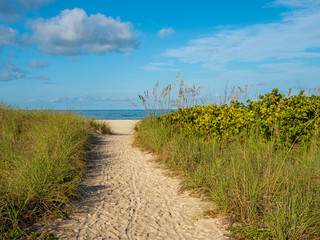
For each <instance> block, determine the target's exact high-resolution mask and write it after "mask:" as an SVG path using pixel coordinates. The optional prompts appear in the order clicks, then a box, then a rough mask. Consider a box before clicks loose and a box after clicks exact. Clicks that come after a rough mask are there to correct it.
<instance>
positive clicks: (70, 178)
mask: <svg viewBox="0 0 320 240" xmlns="http://www.w3.org/2000/svg"><path fill="white" fill-rule="evenodd" d="M100 125H101V124H100ZM100 125H99V126H97V124H96V123H95V122H93V121H90V120H88V119H85V118H84V117H81V116H75V115H73V114H71V113H61V112H50V111H24V110H18V109H13V108H12V107H9V106H7V105H5V104H4V103H0V238H4V239H9V238H19V237H23V236H24V231H23V230H24V228H25V227H26V226H28V225H30V224H31V223H33V222H34V221H35V220H37V219H39V218H40V217H42V216H44V215H48V214H49V215H50V214H51V215H54V214H56V215H57V214H60V213H61V212H62V211H63V210H64V209H65V208H66V207H67V206H68V205H69V202H70V200H72V199H73V198H76V197H78V196H79V186H80V180H81V177H82V176H83V169H84V168H85V167H86V161H87V155H86V151H87V150H88V149H89V144H90V134H91V133H92V132H93V131H96V130H99V128H100V130H101V128H102V130H103V131H106V130H105V127H102V125H101V126H100Z"/></svg>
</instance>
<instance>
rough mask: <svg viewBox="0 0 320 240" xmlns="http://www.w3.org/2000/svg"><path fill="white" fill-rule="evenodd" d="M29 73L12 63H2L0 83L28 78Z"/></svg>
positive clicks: (0, 66)
mask: <svg viewBox="0 0 320 240" xmlns="http://www.w3.org/2000/svg"><path fill="white" fill-rule="evenodd" d="M28 73H29V72H28V71H24V70H22V69H20V68H19V67H18V66H16V65H15V64H14V63H12V62H6V63H0V82H5V81H11V80H16V79H22V78H26V77H27V74H28Z"/></svg>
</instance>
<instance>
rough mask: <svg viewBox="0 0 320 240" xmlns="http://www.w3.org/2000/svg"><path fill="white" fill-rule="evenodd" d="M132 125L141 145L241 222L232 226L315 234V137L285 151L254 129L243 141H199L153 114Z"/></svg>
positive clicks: (319, 231) (318, 188) (318, 219)
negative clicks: (303, 145) (300, 148)
mask: <svg viewBox="0 0 320 240" xmlns="http://www.w3.org/2000/svg"><path fill="white" fill-rule="evenodd" d="M136 130H137V135H136V142H137V143H138V145H139V146H141V147H144V148H146V149H148V150H152V151H154V152H155V153H157V154H158V155H159V156H161V157H159V160H160V161H162V162H163V163H165V164H166V165H167V166H168V167H170V168H171V169H173V170H175V171H176V172H178V173H180V175H181V173H183V175H184V176H185V180H186V184H187V185H188V186H190V187H194V188H202V189H203V190H204V191H205V192H206V193H207V195H208V196H209V197H210V198H212V199H213V201H214V202H215V203H216V204H217V209H216V211H217V213H220V214H224V215H225V214H227V215H229V216H230V217H231V218H232V220H233V221H236V222H238V223H241V224H240V225H235V226H237V227H235V228H231V229H230V230H232V231H233V232H242V234H244V235H245V236H247V237H248V236H250V235H251V236H253V237H256V239H259V238H258V236H260V239H268V238H269V239H319V236H320V178H319V176H320V142H319V141H318V139H319V138H317V137H315V138H314V139H313V141H312V144H311V146H310V147H309V148H308V149H306V150H305V151H292V152H291V153H290V154H289V155H287V151H285V150H283V149H277V150H276V149H275V148H274V147H273V142H272V141H271V142H270V141H266V140H265V139H263V138H262V137H261V136H259V135H257V134H253V133H252V134H251V135H250V136H249V137H248V138H247V140H246V142H244V141H243V140H241V139H240V138H239V139H236V140H234V141H233V142H229V143H228V144H225V143H223V142H221V141H215V140H211V141H203V140H202V139H200V138H197V137H196V136H187V135H185V134H184V133H180V132H178V131H176V129H174V128H172V127H171V126H169V125H163V124H161V123H159V122H158V121H157V120H155V119H152V118H149V119H144V120H142V121H141V122H140V123H139V125H138V126H137V127H136ZM318 137H319V136H318ZM240 230H241V231H240ZM244 230H245V231H244Z"/></svg>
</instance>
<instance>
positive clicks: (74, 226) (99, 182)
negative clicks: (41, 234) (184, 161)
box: [42, 120, 227, 240]
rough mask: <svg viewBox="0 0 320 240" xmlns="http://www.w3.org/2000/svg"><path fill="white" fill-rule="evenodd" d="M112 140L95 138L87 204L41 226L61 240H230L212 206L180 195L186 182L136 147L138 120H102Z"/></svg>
mask: <svg viewBox="0 0 320 240" xmlns="http://www.w3.org/2000/svg"><path fill="white" fill-rule="evenodd" d="M101 121H106V122H108V123H110V125H111V128H112V130H113V134H112V135H98V134H97V135H95V136H94V138H95V142H96V147H95V149H94V151H93V152H92V153H90V159H91V160H90V162H89V167H88V170H87V172H86V175H87V178H86V180H85V182H84V186H83V192H84V196H83V198H82V200H80V201H77V202H75V203H74V213H73V214H71V215H70V216H69V218H68V219H60V220H56V221H54V222H48V223H46V224H45V225H46V226H42V227H43V230H45V231H46V232H50V233H53V234H54V235H55V236H56V237H58V239H217V240H220V239H221V240H222V239H227V237H226V231H225V229H226V225H224V224H223V220H222V218H220V217H216V218H209V217H206V216H205V215H204V212H205V211H206V210H210V209H212V208H213V207H214V206H213V205H212V202H210V201H207V200H205V199H200V198H195V197H191V196H190V192H187V191H181V181H180V180H179V179H177V178H172V177H170V176H169V174H168V170H164V169H163V166H161V165H159V164H157V163H155V162H154V161H153V160H154V158H155V156H154V155H153V154H151V153H146V152H144V151H141V150H140V149H138V148H135V147H133V146H132V142H133V139H134V135H133V128H134V126H135V124H136V123H137V122H138V120H101Z"/></svg>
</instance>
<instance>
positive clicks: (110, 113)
mask: <svg viewBox="0 0 320 240" xmlns="http://www.w3.org/2000/svg"><path fill="white" fill-rule="evenodd" d="M71 112H73V113H75V114H81V115H83V116H85V117H88V118H94V119H99V120H137V119H142V118H143V117H144V116H145V115H146V110H141V109H112V110H71Z"/></svg>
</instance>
